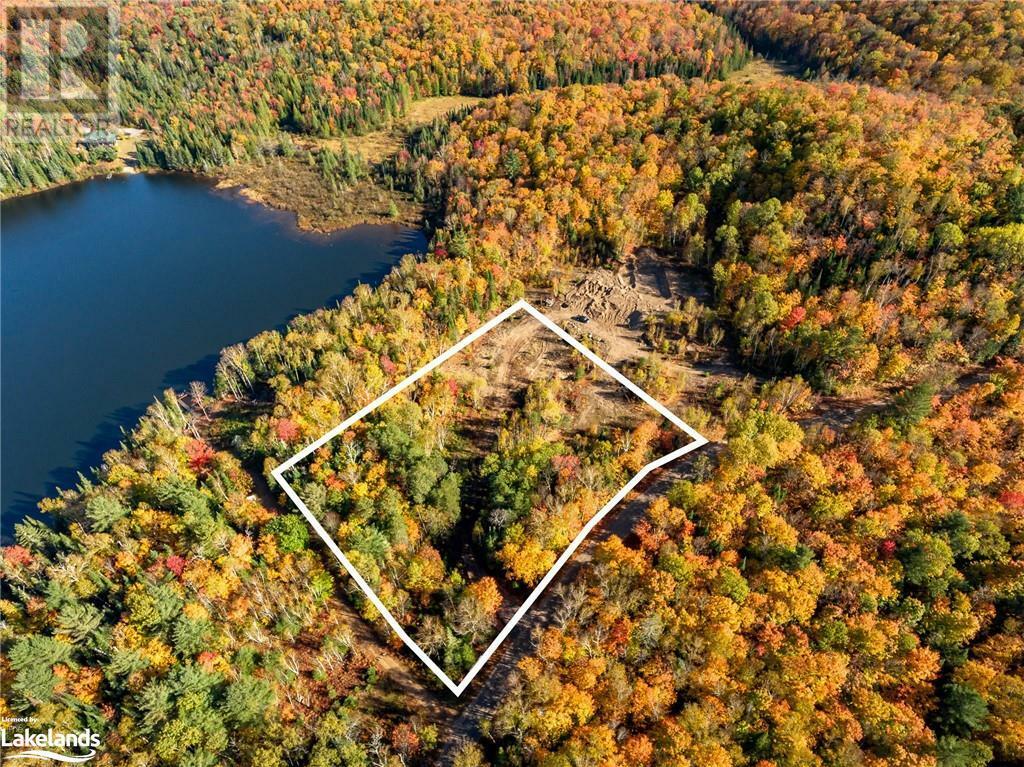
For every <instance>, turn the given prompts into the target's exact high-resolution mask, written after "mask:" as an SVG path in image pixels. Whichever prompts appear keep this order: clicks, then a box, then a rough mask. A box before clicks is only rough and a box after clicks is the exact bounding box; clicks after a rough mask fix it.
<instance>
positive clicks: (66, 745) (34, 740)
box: [0, 727, 100, 764]
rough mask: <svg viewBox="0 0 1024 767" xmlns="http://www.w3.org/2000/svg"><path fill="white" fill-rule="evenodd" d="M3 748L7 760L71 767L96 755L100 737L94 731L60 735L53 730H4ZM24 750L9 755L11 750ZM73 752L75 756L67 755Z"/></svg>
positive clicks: (1, 736)
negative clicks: (49, 762) (34, 761)
mask: <svg viewBox="0 0 1024 767" xmlns="http://www.w3.org/2000/svg"><path fill="white" fill-rule="evenodd" d="M0 747H2V748H3V749H4V761H7V760H13V759H52V760H54V761H57V762H66V763H68V764H82V763H83V762H88V761H89V760H90V759H92V758H93V757H94V756H96V749H97V748H99V747H100V736H99V734H97V733H95V732H93V731H92V730H89V729H85V730H82V731H80V732H70V733H68V732H59V731H54V729H53V728H52V727H51V728H50V729H48V730H47V731H46V732H32V731H31V730H30V729H29V728H28V727H26V728H24V729H23V730H13V731H8V729H7V728H6V727H4V728H2V729H0ZM12 748H16V749H23V750H19V751H18V752H17V753H14V754H12V753H9V752H8V751H7V749H12ZM68 751H70V752H71V753H66V752H68Z"/></svg>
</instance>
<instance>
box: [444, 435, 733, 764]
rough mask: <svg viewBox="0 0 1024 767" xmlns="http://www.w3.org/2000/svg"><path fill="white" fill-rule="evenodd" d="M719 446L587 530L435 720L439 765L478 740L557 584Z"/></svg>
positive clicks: (547, 617) (549, 611)
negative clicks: (444, 715)
mask: <svg viewBox="0 0 1024 767" xmlns="http://www.w3.org/2000/svg"><path fill="white" fill-rule="evenodd" d="M720 447H721V446H720V445H715V444H710V445H706V446H705V447H703V448H701V449H700V450H696V451H694V452H693V453H691V454H689V455H687V456H684V457H683V458H681V459H679V460H678V461H677V462H675V463H673V464H672V465H670V466H668V467H666V468H665V469H662V470H661V471H659V472H656V474H655V475H654V479H652V480H648V483H647V485H646V487H645V488H644V490H642V491H639V492H635V493H632V494H631V495H629V496H628V497H627V498H626V499H625V500H624V501H623V502H622V503H621V504H620V505H619V507H618V508H617V509H615V510H613V511H612V512H611V513H610V514H609V515H608V516H607V517H605V519H604V520H603V521H602V522H601V524H600V525H599V526H598V527H597V529H595V530H594V532H592V533H591V534H590V536H589V537H588V538H587V540H586V541H585V542H584V543H583V545H582V546H580V548H579V550H578V551H577V552H576V554H575V555H574V556H573V557H572V559H571V560H569V562H568V564H566V566H565V567H564V568H563V569H562V571H561V572H560V573H559V574H558V577H557V578H555V580H554V581H552V583H551V585H550V586H549V587H548V588H547V590H546V591H545V592H544V593H543V594H542V595H541V597H540V599H538V600H537V602H536V603H534V605H533V608H532V609H531V610H530V611H529V612H528V613H527V614H526V615H525V616H524V617H523V619H522V620H521V621H520V622H519V625H518V626H516V627H515V629H514V630H513V631H512V633H511V634H510V635H509V637H508V639H507V640H506V641H505V643H504V645H502V647H501V649H500V650H499V651H498V652H497V653H496V654H495V655H494V657H493V658H492V659H491V662H490V663H489V664H488V666H487V668H485V669H484V670H483V672H482V673H481V674H480V676H479V677H477V680H476V681H475V682H474V683H473V684H472V685H471V686H470V688H469V689H468V690H466V692H464V693H463V694H462V697H461V699H459V701H458V702H457V703H456V704H455V705H456V708H457V710H458V715H457V716H456V717H455V719H454V720H449V721H447V722H439V723H438V726H439V729H440V730H441V731H442V732H444V731H447V732H446V734H445V737H444V746H443V747H442V749H441V753H440V757H439V759H438V762H437V763H438V764H441V765H448V764H450V763H451V761H452V757H453V756H454V754H455V752H456V751H457V749H458V747H459V745H460V744H461V743H463V742H464V741H479V740H481V739H482V738H483V737H484V736H483V733H482V731H481V726H480V725H481V723H482V722H485V721H488V720H489V719H491V718H492V717H493V716H494V713H495V711H496V710H497V707H498V705H499V704H500V703H501V701H502V700H503V699H504V698H505V696H506V695H507V693H508V691H509V688H510V686H511V684H512V680H513V678H514V675H515V670H516V665H517V664H518V663H519V661H520V660H521V659H522V658H524V657H526V656H527V655H529V654H530V653H531V652H533V650H534V633H535V632H536V631H537V630H538V629H542V628H544V627H546V626H548V625H550V624H551V622H552V621H553V620H554V613H555V610H556V609H557V608H558V605H559V597H558V594H557V593H556V588H557V586H558V585H559V584H564V585H569V584H571V583H573V582H574V581H576V579H577V578H578V577H579V574H580V568H581V567H583V565H585V564H587V563H588V562H589V561H590V559H591V556H592V553H593V551H594V547H595V546H596V545H597V544H599V543H600V542H602V541H605V540H607V539H608V538H610V537H611V536H613V535H616V536H618V537H619V538H627V537H628V536H629V535H630V534H631V533H632V531H633V527H634V526H635V525H636V523H637V522H638V521H639V520H640V519H641V518H642V517H643V514H644V512H645V510H646V509H647V507H648V505H649V504H650V503H651V502H652V501H653V500H655V499H656V498H658V497H659V496H663V495H664V494H665V493H666V492H667V491H668V490H669V488H670V487H671V486H672V485H673V484H674V483H676V482H678V481H679V480H681V479H683V478H685V477H686V474H687V471H688V469H689V466H690V461H691V460H692V459H693V458H694V457H696V456H697V455H701V454H707V453H708V451H715V450H717V449H718V448H720Z"/></svg>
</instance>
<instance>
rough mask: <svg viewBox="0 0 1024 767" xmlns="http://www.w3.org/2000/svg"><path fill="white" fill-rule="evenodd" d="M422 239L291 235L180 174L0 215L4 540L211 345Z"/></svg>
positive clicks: (259, 211)
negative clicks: (19, 521)
mask: <svg viewBox="0 0 1024 767" xmlns="http://www.w3.org/2000/svg"><path fill="white" fill-rule="evenodd" d="M425 246H426V242H425V239H424V236H423V235H422V233H421V232H419V231H417V230H413V229H407V228H402V227H398V226H360V227H355V228H352V229H347V230H343V231H341V232H337V233H335V234H332V235H315V234H308V233H303V232H300V231H299V230H297V229H296V228H295V226H294V217H293V216H291V215H290V214H287V213H284V212H280V211H274V210H271V209H268V208H265V207H262V206H258V205H254V204H251V203H248V202H246V201H245V200H243V199H242V198H240V197H239V196H238V195H236V194H234V193H231V192H218V191H215V190H213V189H212V188H211V186H210V185H209V184H208V183H206V182H204V181H201V180H197V179H194V178H190V177H185V176H174V175H158V176H147V175H138V176H125V177H117V178H113V179H106V180H95V181H89V182H85V183H82V184H76V185H73V186H69V187H64V188H61V189H56V190H52V191H47V192H43V193H40V194H35V195H31V196H29V197H23V198H20V199H15V200H9V201H6V202H4V203H3V204H2V206H0V292H2V295H0V299H2V301H0V319H2V326H0V330H2V356H0V405H2V413H0V422H2V446H0V452H2V467H0V469H2V473H0V484H2V488H0V491H2V499H0V500H2V513H3V522H2V531H3V533H4V536H5V537H7V536H9V535H10V533H11V532H12V530H13V526H14V523H15V522H16V521H17V520H19V519H21V518H22V517H23V516H24V515H25V514H26V513H31V512H32V511H33V510H34V509H35V507H36V504H37V503H38V501H39V500H40V499H41V498H42V497H44V496H45V495H47V494H50V493H51V492H52V491H53V490H54V488H55V487H71V486H73V485H75V484H76V481H77V479H76V478H77V472H78V471H86V470H87V469H88V468H89V467H90V466H95V465H96V464H97V463H98V462H99V460H100V457H101V456H102V454H103V453H104V452H105V451H106V450H109V449H110V448H112V447H116V446H117V444H118V443H119V442H120V439H121V428H122V427H124V428H129V427H130V426H131V425H132V424H133V423H134V422H135V421H136V420H137V419H138V417H139V415H140V414H141V413H142V412H143V410H144V409H145V408H146V406H147V405H148V404H149V403H150V402H152V401H153V397H154V396H155V395H158V394H160V392H161V391H163V389H165V388H167V387H169V386H170V387H176V388H182V387H185V386H187V385H188V383H189V382H190V381H193V380H203V381H206V382H207V383H208V384H212V379H213V371H214V366H215V364H216V362H217V356H218V353H219V351H220V350H221V349H222V348H223V347H225V346H228V345H230V344H233V343H236V342H238V341H243V340H245V339H247V338H249V337H251V336H253V335H255V334H257V333H259V332H260V331H261V330H266V329H268V328H274V327H280V326H281V325H282V324H284V323H285V322H286V321H287V320H288V319H289V318H291V317H292V316H294V315H295V314H299V313H302V312H307V311H310V310H313V309H316V308H318V307H321V306H325V305H330V304H333V303H334V302H335V301H337V300H338V299H340V298H341V297H343V296H345V295H347V294H349V293H351V291H352V289H353V288H354V287H355V286H356V285H357V284H358V283H359V282H369V283H373V282H376V281H378V280H380V278H381V277H382V276H383V275H384V274H386V273H387V272H388V271H389V270H390V269H391V267H392V266H393V265H394V264H395V263H397V262H398V260H399V259H400V258H401V257H402V255H403V254H405V253H412V252H418V251H422V250H423V249H424V247H425Z"/></svg>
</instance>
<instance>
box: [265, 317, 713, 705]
mask: <svg viewBox="0 0 1024 767" xmlns="http://www.w3.org/2000/svg"><path fill="white" fill-rule="evenodd" d="M520 311H525V312H526V313H527V314H529V315H531V316H532V317H534V318H535V319H536V320H538V321H539V322H540V323H541V324H542V325H544V327H546V328H547V329H548V330H550V331H551V332H553V333H554V334H555V335H557V336H558V337H559V338H561V339H562V340H563V341H565V342H566V343H567V344H569V345H570V346H572V348H574V349H575V350H576V351H578V352H579V353H580V354H582V355H583V356H584V357H586V358H587V359H588V360H590V361H591V362H592V363H594V364H595V365H596V366H597V367H598V368H600V369H601V370H602V371H604V372H605V373H607V374H608V375H610V376H611V377H612V378H614V379H615V380H616V381H618V382H619V383H620V384H622V385H623V386H625V387H626V388H627V389H629V391H631V392H632V393H633V394H635V395H636V396H637V397H639V398H640V399H641V400H643V401H644V402H645V403H646V404H648V405H650V406H651V407H652V408H654V409H655V410H656V411H657V412H658V413H659V414H660V415H662V416H664V418H665V419H666V420H668V421H669V422H670V423H671V424H672V425H673V426H675V427H677V428H679V429H680V430H682V431H683V432H685V433H686V434H687V435H688V436H690V437H692V438H693V441H692V442H690V443H688V444H686V445H684V446H683V447H681V448H679V449H677V450H673V451H672V452H671V453H668V454H667V455H664V456H662V457H661V458H658V459H657V460H654V461H651V462H650V463H649V464H647V465H646V466H644V467H643V468H642V469H640V471H639V472H637V474H636V476H635V477H633V478H632V479H631V480H629V482H627V483H626V484H625V485H624V486H623V487H622V489H621V490H619V492H617V493H616V494H615V496H614V497H613V498H612V499H611V500H610V501H608V503H606V504H605V505H604V506H603V507H602V508H601V510H600V511H598V512H597V513H596V514H595V515H594V516H593V517H591V519H590V521H589V522H587V524H585V525H584V526H583V529H581V530H580V532H579V534H578V535H577V536H576V537H575V538H574V539H573V541H572V543H570V544H569V547H568V548H567V549H566V550H565V551H564V552H562V556H560V557H559V558H558V560H557V561H556V562H555V564H554V565H553V566H552V568H551V569H550V570H549V571H548V573H547V575H545V576H544V577H543V578H542V579H541V580H540V583H538V584H537V585H536V586H535V587H534V589H533V591H532V592H530V595H529V596H528V597H527V598H526V601H525V602H523V604H522V605H521V606H520V607H519V609H518V610H516V612H515V615H513V616H512V618H511V620H509V622H508V623H507V624H505V627H504V628H503V629H502V630H501V631H500V632H499V633H498V635H497V636H496V637H495V638H494V641H492V642H491V644H490V645H489V646H488V647H487V649H486V650H484V652H483V654H481V655H480V657H479V658H477V661H476V663H475V664H473V667H472V668H471V669H470V670H469V671H468V672H467V673H466V675H465V676H464V677H463V678H462V681H461V682H459V683H458V684H456V683H455V682H454V681H452V679H451V678H450V677H449V676H448V675H447V674H446V673H445V672H444V671H443V670H442V669H441V667H440V666H438V665H437V663H435V662H434V660H433V658H431V657H430V656H429V655H427V653H425V652H424V651H423V648H421V647H420V646H419V645H418V644H416V642H415V641H413V639H412V637H410V636H409V635H408V634H407V633H406V631H405V629H403V628H402V626H401V625H400V624H399V623H398V621H397V620H396V619H395V616H394V615H392V614H391V611H390V610H388V608H387V607H385V606H384V603H383V602H381V601H380V598H379V597H378V596H377V595H376V594H375V593H374V591H373V589H371V588H370V586H369V584H368V583H367V582H366V580H365V579H364V578H363V576H362V575H360V574H359V571H358V570H356V568H355V567H353V565H352V563H351V562H350V561H349V560H348V557H346V556H345V555H344V554H343V553H342V551H341V549H340V548H339V547H338V544H337V543H336V542H335V540H334V538H333V537H332V536H331V535H329V534H328V532H327V531H326V530H325V529H324V528H323V526H322V525H321V524H320V522H319V521H318V520H317V518H316V517H314V516H313V514H312V513H311V512H310V510H309V509H308V508H306V504H305V503H303V501H302V499H301V498H300V497H299V495H298V493H296V492H295V489H294V488H293V487H292V486H291V485H289V484H288V482H287V481H286V480H285V478H284V474H285V472H286V471H289V470H290V469H292V468H293V467H294V466H295V464H297V463H298V462H299V461H301V460H302V459H303V458H305V457H306V456H308V455H309V454H310V453H312V452H313V451H315V450H317V449H318V448H320V447H322V446H323V445H324V444H326V443H327V442H329V441H330V440H331V439H333V438H334V437H336V436H338V435H339V434H341V433H342V432H343V431H345V430H347V429H349V428H351V426H352V425H353V424H355V423H356V422H357V421H360V420H362V419H363V418H365V417H366V416H367V415H368V414H369V413H370V412H372V411H373V410H375V409H377V408H378V407H379V406H380V405H382V404H384V403H385V402H387V401H388V400H389V399H391V398H392V397H394V396H395V395H396V394H399V393H400V392H402V391H404V390H405V389H407V388H409V387H410V386H412V384H414V383H416V382H417V381H418V380H420V379H421V378H423V376H425V375H426V374H427V373H429V372H431V371H432V370H434V368H436V367H438V366H439V365H441V364H443V363H444V362H445V361H447V360H448V359H450V358H451V357H453V356H454V355H456V354H458V353H459V352H460V351H462V350H463V349H465V348H466V347H467V346H469V345H470V344H471V343H473V342H474V341H476V340H477V339H478V338H480V337H481V336H482V335H484V334H485V333H488V332H489V331H491V330H493V329H494V328H495V327H496V326H497V325H499V324H500V323H502V322H504V321H505V320H507V319H508V318H509V317H511V316H512V315H514V314H516V313H517V312H520ZM707 442H708V440H707V438H706V437H704V436H702V435H701V434H699V433H698V432H697V431H696V430H695V429H693V428H691V427H690V426H689V425H688V424H687V423H686V422H685V421H683V420H682V419H681V418H679V416H677V415H676V414H675V413H673V412H672V411H671V410H669V409H668V408H667V407H665V406H664V405H662V404H661V403H660V402H658V401H657V400H656V399H654V398H653V397H651V396H650V395H649V394H648V393H647V392H645V391H644V390H643V389H641V388H640V387H639V386H637V385H636V384H635V383H633V382H632V381H630V380H629V379H628V378H626V377H625V376H624V375H622V373H620V372H619V371H618V370H616V369H615V368H613V367H612V366H611V365H609V364H608V363H607V362H605V361H604V360H602V359H601V358H600V357H598V356H597V355H596V354H594V352H592V351H591V350H590V349H588V348H587V347H586V346H584V345H583V344H582V343H580V342H579V341H577V340H576V339H575V338H573V337H572V336H571V335H569V334H568V333H567V332H566V331H565V330H563V329H562V328H561V326H559V325H557V324H556V323H555V322H553V321H552V320H551V319H549V318H548V317H547V315H545V314H543V313H542V312H540V311H538V310H537V309H535V308H534V307H533V306H531V305H530V304H529V303H527V302H526V301H525V300H522V299H520V300H519V301H516V302H515V303H514V304H512V306H510V307H509V308H508V309H506V310H505V311H503V312H502V313H501V314H499V315H498V316H496V317H494V318H493V319H491V320H489V321H488V322H486V323H484V324H483V325H481V326H480V327H479V328H477V329H476V330H475V331H473V332H472V333H470V334H469V335H468V336H466V337H465V338H463V339H462V340H461V341H459V342H458V343H457V344H455V346H453V347H451V348H450V349H449V350H448V351H446V352H444V353H443V354H441V356H439V357H437V358H436V359H434V360H433V361H432V362H429V363H428V364H426V365H424V366H423V367H422V368H420V369H419V370H417V371H416V372H415V373H413V374H412V375H411V376H409V377H408V378H406V379H405V380H404V381H402V382H401V383H399V384H398V385H397V386H394V387H393V388H391V389H389V390H388V391H386V392H384V393H383V394H382V395H380V396H379V397H377V399H375V400H374V401H373V402H371V403H370V404H369V405H367V406H366V407H364V408H362V409H360V410H359V411H358V412H357V413H355V415H352V416H350V417H349V418H347V419H345V420H344V421H342V422H341V423H340V424H338V425H337V426H335V427H334V428H333V429H331V430H330V431H329V432H327V433H326V434H324V435H323V436H322V437H320V439H318V440H316V442H313V443H312V444H310V445H307V446H306V447H305V448H303V449H302V450H300V451H299V452H298V453H296V454H295V455H293V456H292V457H291V458H289V459H288V460H287V461H285V462H284V463H282V464H281V465H280V466H278V467H277V468H276V469H274V470H273V471H272V472H271V475H272V476H273V477H274V479H275V480H277V483H278V484H279V485H281V487H282V488H284V491H285V493H287V495H288V497H289V498H291V500H292V503H294V504H295V505H296V507H298V509H299V511H301V512H302V514H303V516H304V517H305V518H306V520H307V521H308V522H309V524H310V525H312V526H313V529H314V530H316V532H317V534H318V535H319V536H320V537H321V538H323V540H324V543H326V544H327V547H328V548H329V549H330V550H331V553H333V554H334V556H335V557H337V558H338V561H339V562H341V564H342V566H343V567H344V568H345V570H346V571H347V572H348V574H349V575H350V576H352V580H354V581H355V582H356V584H357V585H358V586H359V588H360V589H362V591H363V593H364V594H366V596H367V598H368V599H369V600H370V602H371V603H372V604H373V606H374V607H376V608H377V610H378V612H380V614H381V615H382V616H383V617H384V620H385V621H387V623H388V625H389V626H391V628H392V630H393V631H394V632H395V633H396V634H398V636H399V637H400V638H401V640H402V641H403V642H405V644H406V646H407V647H408V648H409V649H410V650H412V651H413V653H415V655H416V657H417V658H419V659H420V660H421V661H423V663H425V664H426V666H427V668H429V669H430V670H431V671H433V672H434V674H435V675H436V676H437V678H438V679H440V680H441V681H442V682H444V685H445V686H446V687H447V688H448V689H449V690H451V691H452V692H453V693H454V694H455V695H456V696H459V695H461V694H462V693H463V692H464V691H465V689H466V688H467V687H469V685H470V683H471V682H472V681H473V679H474V678H475V677H476V675H477V674H479V673H480V671H481V669H483V667H484V666H485V665H486V664H487V661H488V660H490V658H491V656H492V655H494V652H495V650H497V649H498V647H499V646H500V645H501V643H502V642H504V641H505V639H506V638H507V637H508V635H509V633H510V632H511V631H512V629H513V628H515V626H516V624H517V623H519V621H520V620H522V617H523V616H524V615H526V612H527V611H528V610H529V609H530V607H532V606H533V603H534V602H536V601H537V599H538V598H539V597H540V595H541V594H542V593H543V591H544V589H546V588H547V586H548V584H550V583H551V581H552V580H553V579H554V578H555V576H556V575H558V571H559V570H561V569H562V567H563V566H564V565H565V563H566V562H567V561H569V557H571V556H572V555H573V554H574V553H575V551H576V549H578V548H579V546H580V544H581V543H583V541H584V540H585V539H586V537H587V536H588V535H589V534H590V532H591V530H593V529H594V528H595V527H596V526H597V525H598V523H599V522H600V521H601V520H602V519H604V517H605V516H606V515H607V514H608V512H609V511H611V510H612V509H613V508H614V507H615V506H616V504H618V502H619V501H621V500H622V499H623V498H625V497H626V495H627V494H628V493H629V491H630V490H632V489H633V488H634V487H636V486H637V485H638V484H639V483H640V482H642V481H643V479H644V477H646V476H647V475H648V474H650V473H651V472H652V471H654V470H655V469H657V468H660V467H661V466H664V465H665V464H667V463H670V462H672V461H674V460H675V459H676V458H679V457H680V456H683V455H686V454H687V453H689V452H691V451H693V450H696V449H697V448H699V447H701V446H703V445H706V444H707Z"/></svg>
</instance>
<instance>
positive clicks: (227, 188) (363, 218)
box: [0, 165, 427, 235]
mask: <svg viewBox="0 0 1024 767" xmlns="http://www.w3.org/2000/svg"><path fill="white" fill-rule="evenodd" d="M227 170H228V169H224V171H225V172H221V173H201V172H194V171H185V170H164V169H162V168H138V167H134V166H128V165H124V166H122V167H120V168H116V169H108V168H104V169H96V170H95V171H94V172H91V173H87V174H85V175H83V176H81V177H79V178H74V179H67V180H65V181H60V182H57V183H54V184H50V185H48V186H44V187H40V188H38V189H32V190H28V191H24V192H19V193H17V194H12V195H7V196H0V203H6V202H9V201H12V200H22V199H26V198H29V197H33V196H35V195H38V194H43V193H46V192H56V191H58V190H60V189H67V188H71V187H74V186H76V185H78V184H86V183H92V182H95V181H98V180H109V179H112V178H115V177H123V176H135V175H147V176H159V175H180V176H186V177H189V178H192V179H194V180H196V181H202V182H205V183H208V184H209V185H210V188H211V190H213V191H217V192H226V193H231V194H233V195H235V196H237V197H238V198H240V199H242V200H244V201H245V202H246V203H249V204H252V205H259V206H262V207H265V208H269V209H271V210H276V211H281V212H284V213H289V214H291V215H292V216H293V217H294V225H295V228H296V229H298V230H299V231H301V232H304V233H308V234H322V235H330V234H336V233H338V232H340V231H343V230H345V229H350V228H352V227H355V226H362V225H370V226H384V225H388V224H394V225H397V226H406V227H416V228H425V227H427V210H426V208H425V207H424V206H422V205H420V204H417V203H412V202H409V201H405V202H406V204H405V205H403V206H401V207H399V210H400V215H399V216H398V217H391V216H387V215H384V214H381V213H379V212H376V213H375V212H372V211H368V210H365V209H363V210H358V207H357V206H355V207H353V208H352V209H351V211H350V213H349V214H348V215H346V216H344V217H338V218H333V219H330V220H329V223H326V224H325V223H324V222H323V220H319V221H318V220H315V219H313V218H311V217H310V215H309V213H312V211H309V212H303V210H302V208H304V207H306V206H304V205H301V204H296V202H289V201H287V200H284V199H275V198H274V197H273V196H271V195H269V194H267V193H265V192H264V191H261V190H260V188H259V187H258V186H257V185H255V184H252V183H248V182H246V181H244V180H242V179H239V178H237V177H235V176H233V175H232V174H231V173H230V172H227ZM370 185H372V186H373V187H374V188H376V189H380V191H382V192H383V191H384V190H383V189H381V188H380V187H378V186H377V185H376V184H372V182H371V184H370ZM347 191H348V196H351V197H353V198H356V197H357V196H358V195H357V194H356V192H357V191H358V190H357V189H350V190H347ZM394 196H395V197H398V195H397V194H395V195H394ZM364 197H365V195H364ZM302 202H304V201H298V203H302ZM313 215H315V214H313Z"/></svg>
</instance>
